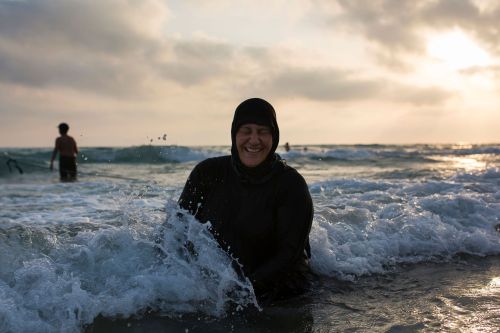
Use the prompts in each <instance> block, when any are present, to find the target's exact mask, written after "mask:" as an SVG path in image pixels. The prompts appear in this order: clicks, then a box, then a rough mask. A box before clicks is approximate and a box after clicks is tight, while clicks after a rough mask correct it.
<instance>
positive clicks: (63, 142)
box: [55, 135, 78, 157]
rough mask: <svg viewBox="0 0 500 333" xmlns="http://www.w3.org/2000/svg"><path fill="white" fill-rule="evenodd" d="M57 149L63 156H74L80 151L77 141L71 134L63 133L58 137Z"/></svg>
mask: <svg viewBox="0 0 500 333" xmlns="http://www.w3.org/2000/svg"><path fill="white" fill-rule="evenodd" d="M55 150H57V151H58V152H59V154H60V155H61V156H68V157H74V156H76V154H77V153H78V148H77V147H76V141H75V139H73V138H72V137H71V136H69V135H61V136H60V137H58V138H57V139H56V147H55Z"/></svg>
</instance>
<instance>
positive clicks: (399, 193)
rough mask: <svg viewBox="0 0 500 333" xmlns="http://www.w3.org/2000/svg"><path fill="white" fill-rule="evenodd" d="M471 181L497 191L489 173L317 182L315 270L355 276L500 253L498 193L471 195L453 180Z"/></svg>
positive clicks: (465, 186)
mask: <svg viewBox="0 0 500 333" xmlns="http://www.w3.org/2000/svg"><path fill="white" fill-rule="evenodd" d="M492 174H493V175H492ZM495 175H496V176H495ZM471 178H472V179H476V181H477V178H479V179H481V180H482V181H483V182H488V183H489V184H490V185H491V186H490V187H491V188H492V189H493V188H496V189H498V183H497V182H498V173H496V174H495V173H494V172H492V171H491V170H488V171H486V172H483V173H481V174H474V175H464V174H461V175H459V176H456V177H453V179H450V180H445V181H422V182H419V183H414V182H408V181H397V182H393V183H390V182H381V181H368V180H364V181H356V180H352V179H346V180H336V181H327V182H323V183H318V184H314V185H313V186H312V187H311V190H312V193H313V196H314V201H315V203H316V205H315V208H316V213H315V223H314V224H313V229H312V232H311V245H312V249H313V261H312V262H313V267H314V269H315V270H316V271H317V272H319V273H321V274H327V275H332V276H337V277H340V278H345V279H353V278H355V277H357V276H360V275H365V274H373V273H382V272H384V271H386V270H387V269H388V268H389V267H390V266H392V265H394V264H398V263H411V262H420V261H425V260H434V259H443V258H449V257H452V256H454V255H456V254H459V253H467V254H473V255H479V256H484V255H492V254H500V240H499V239H500V237H499V236H500V235H499V234H498V232H496V231H495V225H496V224H497V223H498V221H499V220H500V203H499V202H498V196H497V194H496V193H497V192H496V191H494V190H490V191H483V190H481V188H479V190H475V191H474V190H471V189H474V187H471V186H470V185H471V184H470V183H467V182H463V181H462V182H456V180H457V179H461V180H464V179H469V180H470V179H471Z"/></svg>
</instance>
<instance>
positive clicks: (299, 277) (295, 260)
mask: <svg viewBox="0 0 500 333" xmlns="http://www.w3.org/2000/svg"><path fill="white" fill-rule="evenodd" d="M231 141H232V146H231V155H230V156H220V157H214V158H209V159H207V160H204V161H202V162H200V163H199V164H198V165H197V166H196V167H195V168H194V169H193V171H192V172H191V174H190V175H189V178H188V180H187V182H186V185H185V186H184V190H183V192H182V194H181V196H180V198H179V205H180V207H181V208H183V209H185V210H187V211H188V212H189V213H190V214H192V215H194V216H195V218H196V219H198V220H199V221H200V222H202V223H205V222H209V221H210V223H211V231H212V233H213V235H214V237H215V238H216V239H217V241H218V242H219V244H220V246H221V247H222V248H223V249H224V250H226V251H227V252H228V253H230V254H231V255H232V256H233V257H234V258H235V259H237V260H238V263H239V264H241V266H242V269H243V272H244V274H245V275H246V276H247V277H248V278H249V279H250V281H251V282H252V284H253V287H254V291H255V294H256V295H257V297H259V299H261V300H274V299H282V298H287V297H290V296H294V295H298V294H301V293H303V292H304V291H306V290H307V289H308V288H309V281H310V279H309V277H310V268H309V259H310V257H311V250H310V246H309V232H310V230H311V223H312V219H313V204H312V200H311V195H310V193H309V189H308V187H307V184H306V182H305V180H304V178H303V177H302V176H301V175H300V174H299V173H298V172H297V171H296V170H295V169H294V168H292V167H290V166H288V165H286V163H284V161H283V160H282V159H281V158H280V156H279V155H278V154H276V153H275V151H276V148H277V147H278V143H279V128H278V123H277V121H276V113H275V110H274V108H273V106H272V105H271V104H269V103H268V102H267V101H265V100H263V99H260V98H251V99H248V100H246V101H244V102H242V103H241V104H240V105H239V106H238V107H237V108H236V111H235V113H234V118H233V122H232V125H231Z"/></svg>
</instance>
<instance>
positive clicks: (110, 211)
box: [0, 144, 500, 333]
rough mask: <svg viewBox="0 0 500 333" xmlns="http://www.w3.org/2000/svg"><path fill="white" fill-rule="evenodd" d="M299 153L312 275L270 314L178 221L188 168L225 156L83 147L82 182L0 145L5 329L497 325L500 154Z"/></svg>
mask: <svg viewBox="0 0 500 333" xmlns="http://www.w3.org/2000/svg"><path fill="white" fill-rule="evenodd" d="M291 148H292V149H291V150H290V151H288V152H286V151H284V150H283V149H282V148H279V149H278V153H279V154H280V155H281V156H282V158H284V159H285V160H286V161H287V163H288V164H289V165H291V166H293V167H295V168H296V169H297V170H298V171H299V172H300V173H301V174H302V175H303V176H304V178H305V179H306V181H307V183H308V186H309V190H310V192H311V195H312V198H313V203H314V210H315V214H314V221H313V226H312V230H311V234H310V242H311V247H312V259H311V266H312V270H313V272H314V281H313V287H312V288H311V290H310V291H309V292H308V293H306V294H305V295H303V296H300V297H297V298H295V299H291V300H287V301H281V302H275V303H271V304H259V303H258V302H257V301H256V299H255V296H254V294H253V290H252V288H251V285H250V284H249V282H248V281H247V280H244V279H241V278H240V277H238V274H237V273H236V272H234V270H233V269H232V266H231V261H230V258H228V257H227V255H226V254H225V253H224V252H223V251H221V250H220V249H219V248H218V246H217V243H216V242H215V240H214V239H213V237H212V236H211V234H210V233H209V232H208V230H207V226H206V225H202V224H199V223H197V222H196V221H195V220H194V219H192V218H188V219H186V220H185V221H184V222H180V221H179V220H178V219H177V216H176V212H177V211H178V207H177V205H176V201H177V199H178V197H179V195H180V193H181V191H182V188H183V186H184V183H185V181H186V178H187V176H188V175H189V172H190V171H191V170H192V168H193V167H194V166H195V165H196V163H198V162H199V161H201V160H203V159H205V158H208V157H213V156H219V155H227V154H229V151H230V148H229V147H181V146H158V145H148V146H137V147H124V148H109V147H108V148H107V147H102V148H95V147H94V148H91V147H89V148H81V152H80V154H79V156H78V170H79V177H78V181H77V182H75V183H61V182H59V179H58V177H59V176H58V172H57V170H55V171H54V172H50V171H49V170H48V166H49V159H50V154H51V149H49V148H47V149H42V148H36V149H20V148H18V149H14V148H5V149H0V332H2V333H4V332H5V333H7V332H89V333H90V332H91V333H94V332H184V333H185V332H498V331H499V330H500V145H499V144H488V145H464V144H462V145H458V144H457V145H310V146H292V147H291ZM9 159H12V160H15V162H14V161H12V160H10V162H9ZM16 163H17V164H16ZM56 165H57V164H56ZM21 171H22V173H21ZM186 241H190V242H191V243H192V244H193V247H194V251H192V250H193V249H190V250H188V249H186V247H185V246H184V244H185V243H186Z"/></svg>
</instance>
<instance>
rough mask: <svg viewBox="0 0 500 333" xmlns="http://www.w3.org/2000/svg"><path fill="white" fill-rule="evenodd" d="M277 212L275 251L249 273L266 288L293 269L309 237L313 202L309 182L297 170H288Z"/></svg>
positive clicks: (251, 277)
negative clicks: (308, 186)
mask: <svg viewBox="0 0 500 333" xmlns="http://www.w3.org/2000/svg"><path fill="white" fill-rule="evenodd" d="M282 183H283V184H284V185H285V186H284V188H283V189H281V190H280V191H279V192H280V193H279V196H280V197H279V198H278V207H277V213H276V219H277V220H276V232H275V237H276V243H277V246H276V249H277V250H276V252H275V253H273V254H272V255H271V257H270V258H269V259H268V260H267V261H265V262H264V263H262V265H260V266H259V267H258V268H257V269H256V270H255V271H254V272H253V274H251V276H250V280H251V281H252V283H253V284H254V287H255V288H256V289H266V287H269V286H271V285H273V284H274V283H276V282H279V281H280V280H281V278H283V277H284V276H286V275H287V273H290V272H291V271H292V270H293V269H294V266H295V265H296V264H297V262H298V261H299V260H300V259H301V257H303V256H305V254H304V250H305V247H306V244H308V241H309V232H310V230H311V224H312V218H313V204H312V199H311V195H310V194H309V190H308V188H307V184H306V182H305V180H304V178H302V176H300V175H299V174H298V173H297V172H296V171H293V172H287V176H286V177H285V179H284V180H283V181H282Z"/></svg>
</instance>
